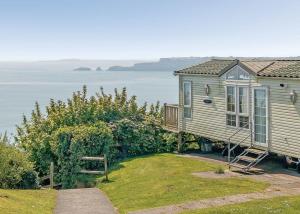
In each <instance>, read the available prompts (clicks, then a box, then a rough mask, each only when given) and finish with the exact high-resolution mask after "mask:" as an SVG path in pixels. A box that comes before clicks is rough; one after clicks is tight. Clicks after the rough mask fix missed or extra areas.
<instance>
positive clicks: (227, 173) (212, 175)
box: [192, 170, 241, 179]
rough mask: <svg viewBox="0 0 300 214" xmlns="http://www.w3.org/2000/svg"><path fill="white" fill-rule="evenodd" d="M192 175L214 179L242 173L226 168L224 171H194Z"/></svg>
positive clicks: (237, 175) (236, 175)
mask: <svg viewBox="0 0 300 214" xmlns="http://www.w3.org/2000/svg"><path fill="white" fill-rule="evenodd" d="M192 175H194V176H197V177H200V178H212V179H225V178H232V177H239V176H241V175H239V174H237V173H234V172H230V171H227V170H225V172H224V173H216V172H194V173H192Z"/></svg>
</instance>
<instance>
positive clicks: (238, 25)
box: [0, 0, 300, 61]
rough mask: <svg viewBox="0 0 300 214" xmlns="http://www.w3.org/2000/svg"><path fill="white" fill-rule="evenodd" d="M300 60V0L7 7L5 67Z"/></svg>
mask: <svg viewBox="0 0 300 214" xmlns="http://www.w3.org/2000/svg"><path fill="white" fill-rule="evenodd" d="M299 55H300V1H299V0H285V1H283V0H248V1H246V0H226V1H225V0H26V1H25V0H0V61H6V60H25V61H26V60H53V59H69V58H77V59H154V58H155V59H157V58H160V57H180V56H299Z"/></svg>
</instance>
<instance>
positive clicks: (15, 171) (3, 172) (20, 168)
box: [0, 142, 39, 189]
mask: <svg viewBox="0 0 300 214" xmlns="http://www.w3.org/2000/svg"><path fill="white" fill-rule="evenodd" d="M38 186H39V184H38V178H37V173H36V172H35V171H34V169H33V165H32V163H30V162H29V161H28V159H27V156H26V155H25V154H24V153H23V152H21V151H20V150H19V149H17V148H16V147H14V146H13V145H8V144H6V143H3V142H0V188H4V189H6V188H25V189H28V188H37V187H38Z"/></svg>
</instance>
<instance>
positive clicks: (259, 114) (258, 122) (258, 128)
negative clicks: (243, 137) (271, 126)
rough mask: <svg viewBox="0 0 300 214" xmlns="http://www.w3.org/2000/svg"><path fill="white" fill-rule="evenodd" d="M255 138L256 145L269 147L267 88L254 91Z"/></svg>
mask: <svg viewBox="0 0 300 214" xmlns="http://www.w3.org/2000/svg"><path fill="white" fill-rule="evenodd" d="M253 131H254V133H253V136H254V143H255V144H256V145H259V146H264V147H267V146H268V94H267V88H261V87H260V88H254V89H253Z"/></svg>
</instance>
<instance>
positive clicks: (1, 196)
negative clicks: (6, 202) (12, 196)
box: [0, 195, 8, 198]
mask: <svg viewBox="0 0 300 214" xmlns="http://www.w3.org/2000/svg"><path fill="white" fill-rule="evenodd" d="M0 198H8V195H0Z"/></svg>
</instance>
